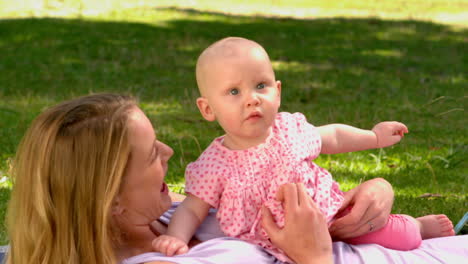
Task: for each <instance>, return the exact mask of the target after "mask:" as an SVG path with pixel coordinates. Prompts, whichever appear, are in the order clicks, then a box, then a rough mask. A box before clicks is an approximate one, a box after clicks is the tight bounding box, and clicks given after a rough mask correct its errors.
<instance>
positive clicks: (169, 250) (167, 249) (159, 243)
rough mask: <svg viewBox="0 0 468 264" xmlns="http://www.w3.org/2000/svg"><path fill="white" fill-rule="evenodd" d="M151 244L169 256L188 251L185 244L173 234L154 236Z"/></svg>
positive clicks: (156, 249)
mask: <svg viewBox="0 0 468 264" xmlns="http://www.w3.org/2000/svg"><path fill="white" fill-rule="evenodd" d="M151 244H152V246H153V249H154V250H155V251H157V252H161V253H163V254H165V255H166V256H169V257H171V256H173V255H179V254H184V253H187V251H188V246H187V244H186V243H185V242H184V241H182V240H180V239H178V238H177V237H173V236H167V235H161V236H159V237H157V238H155V239H154V240H153V242H152V243H151Z"/></svg>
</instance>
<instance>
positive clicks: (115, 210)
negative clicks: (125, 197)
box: [111, 196, 125, 216]
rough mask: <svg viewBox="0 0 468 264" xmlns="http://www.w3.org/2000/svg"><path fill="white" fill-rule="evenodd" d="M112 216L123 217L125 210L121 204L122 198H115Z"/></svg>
mask: <svg viewBox="0 0 468 264" xmlns="http://www.w3.org/2000/svg"><path fill="white" fill-rule="evenodd" d="M111 211H112V215H114V216H115V215H121V214H122V213H123V212H124V211H125V210H124V207H123V206H122V204H121V203H120V197H119V196H117V197H115V200H114V201H113V202H112V210H111Z"/></svg>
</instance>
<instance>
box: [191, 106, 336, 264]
mask: <svg viewBox="0 0 468 264" xmlns="http://www.w3.org/2000/svg"><path fill="white" fill-rule="evenodd" d="M223 138H224V136H222V137H219V138H216V139H215V140H214V141H213V142H212V143H211V144H210V146H208V148H207V149H206V150H205V151H204V152H203V153H202V155H201V156H200V157H199V158H198V159H197V160H196V161H195V162H193V163H190V164H189V165H188V166H187V169H186V172H185V178H186V187H185V190H186V192H187V193H191V194H192V195H195V196H197V197H199V198H200V199H202V200H204V201H205V202H207V203H209V204H210V205H211V206H213V207H214V208H218V213H217V219H218V221H219V223H220V227H221V230H222V231H223V232H224V233H225V234H226V235H229V236H232V237H237V238H240V239H243V240H246V241H249V242H252V243H255V244H258V245H260V246H262V247H264V248H266V249H267V250H268V251H270V252H271V253H273V254H274V255H275V256H277V257H280V259H284V260H286V259H287V258H286V259H285V258H282V257H281V255H283V254H282V252H281V250H280V249H277V248H276V247H274V246H273V245H272V244H271V242H270V241H269V240H268V237H267V235H266V233H265V231H264V230H263V228H262V227H261V221H260V220H261V212H260V209H261V206H262V205H263V204H265V205H266V206H267V207H268V208H270V210H271V211H272V213H273V216H274V218H275V220H276V222H277V223H278V224H279V225H280V226H282V225H284V213H283V208H282V206H281V204H280V203H279V202H278V201H276V200H275V196H276V191H277V189H278V187H279V186H280V185H282V184H284V183H287V182H302V183H304V185H305V186H306V188H307V191H308V193H309V195H310V196H311V197H312V198H313V199H314V201H315V202H316V203H317V205H318V206H319V207H320V209H321V210H322V212H323V213H324V215H326V217H327V220H328V221H330V220H331V219H332V218H333V217H334V215H335V214H336V212H337V211H338V209H339V208H340V206H341V203H342V201H343V193H342V192H341V191H340V190H339V186H338V184H337V183H336V182H334V181H333V179H332V176H331V174H330V173H329V172H328V171H326V170H325V169H323V168H320V167H319V166H317V165H316V164H315V163H313V162H312V160H313V159H315V158H317V156H318V155H319V154H320V149H321V145H322V144H321V138H320V134H319V133H318V130H317V129H316V128H315V127H314V126H313V125H311V124H309V123H307V120H306V118H305V117H304V115H302V114H301V113H295V114H290V113H284V112H283V113H279V114H278V115H277V117H276V119H275V122H274V125H273V129H272V133H271V134H270V135H269V137H268V138H267V139H266V141H265V143H263V144H260V145H258V146H255V147H252V148H249V149H245V150H229V149H227V148H226V147H224V146H223V145H222V140H223ZM283 256H284V255H283Z"/></svg>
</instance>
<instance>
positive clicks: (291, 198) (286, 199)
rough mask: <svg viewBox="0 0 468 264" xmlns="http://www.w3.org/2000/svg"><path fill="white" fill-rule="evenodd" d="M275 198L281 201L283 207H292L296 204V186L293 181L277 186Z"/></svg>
mask: <svg viewBox="0 0 468 264" xmlns="http://www.w3.org/2000/svg"><path fill="white" fill-rule="evenodd" d="M276 200H278V201H280V202H283V203H284V206H285V207H288V208H294V206H297V205H298V196H297V186H296V184H294V183H286V184H283V185H281V186H280V187H279V189H278V192H277V193H276Z"/></svg>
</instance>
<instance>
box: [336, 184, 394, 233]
mask: <svg viewBox="0 0 468 264" xmlns="http://www.w3.org/2000/svg"><path fill="white" fill-rule="evenodd" d="M393 196H394V193H393V189H392V186H391V185H390V183H388V182H387V181H386V180H385V179H382V178H376V179H372V180H368V181H366V182H363V183H362V184H360V185H359V186H357V187H355V188H354V189H352V190H350V191H348V192H346V193H345V195H344V198H345V200H344V202H343V205H342V206H341V209H340V210H345V209H346V208H348V207H350V206H351V207H352V209H351V212H349V213H348V214H347V215H345V216H343V217H342V218H339V219H337V220H336V221H335V222H333V224H332V225H331V227H330V233H331V235H332V236H333V237H334V238H338V239H346V238H352V237H357V236H361V235H364V234H367V233H369V231H370V229H371V228H370V226H371V224H372V229H373V230H378V229H380V228H382V227H383V226H385V224H386V223H387V219H388V216H389V214H390V211H391V210H392V205H393ZM370 223H371V224H370Z"/></svg>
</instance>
